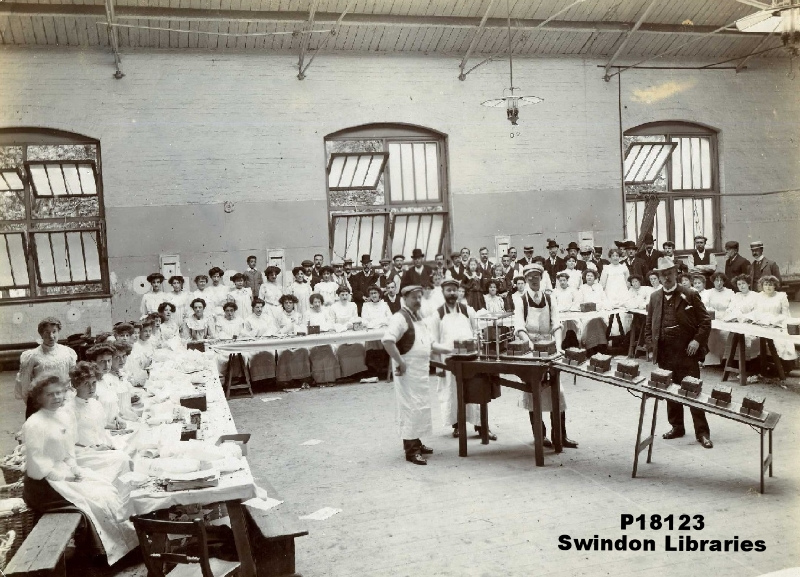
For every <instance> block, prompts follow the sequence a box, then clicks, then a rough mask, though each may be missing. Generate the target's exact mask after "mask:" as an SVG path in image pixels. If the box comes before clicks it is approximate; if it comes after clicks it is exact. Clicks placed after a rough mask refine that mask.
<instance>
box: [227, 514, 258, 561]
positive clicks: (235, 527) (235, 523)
mask: <svg viewBox="0 0 800 577" xmlns="http://www.w3.org/2000/svg"><path fill="white" fill-rule="evenodd" d="M225 506H226V507H227V509H228V517H230V520H231V530H232V531H233V540H234V542H235V543H236V553H237V555H238V556H239V563H241V567H240V568H239V577H256V564H255V561H254V560H253V552H252V550H251V549H250V539H249V538H248V536H247V519H245V515H244V508H243V507H242V503H241V502H240V501H238V500H233V501H225Z"/></svg>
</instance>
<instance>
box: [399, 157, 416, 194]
mask: <svg viewBox="0 0 800 577" xmlns="http://www.w3.org/2000/svg"><path fill="white" fill-rule="evenodd" d="M400 176H401V178H402V179H403V201H405V202H413V201H414V199H415V198H414V197H415V193H414V152H413V149H412V145H411V144H410V143H403V144H401V145H400Z"/></svg>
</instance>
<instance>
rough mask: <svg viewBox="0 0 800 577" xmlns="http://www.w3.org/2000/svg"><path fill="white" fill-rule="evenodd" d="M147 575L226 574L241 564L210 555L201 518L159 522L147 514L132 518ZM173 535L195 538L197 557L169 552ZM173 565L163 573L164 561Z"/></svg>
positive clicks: (190, 576)
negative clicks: (170, 539) (169, 542)
mask: <svg viewBox="0 0 800 577" xmlns="http://www.w3.org/2000/svg"><path fill="white" fill-rule="evenodd" d="M131 521H133V526H134V528H135V529H136V535H137V536H138V537H139V545H140V546H141V548H142V557H144V564H145V566H146V567H147V574H148V577H164V576H165V575H166V574H169V575H170V577H225V576H227V575H230V574H231V573H233V572H234V571H236V570H237V569H239V566H240V565H241V564H240V563H239V562H238V561H224V560H222V559H217V558H215V557H209V556H208V537H207V535H206V528H205V525H203V520H202V519H194V520H193V521H159V520H155V519H147V518H144V517H139V516H134V517H131ZM168 535H169V536H170V538H172V537H175V536H179V537H194V538H195V539H196V543H195V544H194V546H195V548H196V552H197V553H198V555H197V556H193V555H188V554H185V553H171V552H167V543H168V541H167V539H168V538H167V536H168ZM165 563H166V564H169V565H174V568H172V569H170V570H168V571H167V572H166V573H165V572H164V564H165Z"/></svg>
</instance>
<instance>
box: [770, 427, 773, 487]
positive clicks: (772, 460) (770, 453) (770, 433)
mask: <svg viewBox="0 0 800 577" xmlns="http://www.w3.org/2000/svg"><path fill="white" fill-rule="evenodd" d="M772 461H773V459H772V429H770V430H769V476H770V477H772Z"/></svg>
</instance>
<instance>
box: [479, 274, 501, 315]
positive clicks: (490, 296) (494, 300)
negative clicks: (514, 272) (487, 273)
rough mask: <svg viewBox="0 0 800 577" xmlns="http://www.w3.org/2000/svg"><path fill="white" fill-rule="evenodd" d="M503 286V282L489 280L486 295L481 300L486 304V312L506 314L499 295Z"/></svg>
mask: <svg viewBox="0 0 800 577" xmlns="http://www.w3.org/2000/svg"><path fill="white" fill-rule="evenodd" d="M500 283H502V284H500ZM504 286H505V283H503V281H498V280H496V279H490V280H489V281H488V282H487V283H486V295H484V297H483V300H484V302H485V304H486V311H487V312H490V313H504V312H506V305H505V302H504V301H503V298H502V297H501V296H500V294H499V291H500V288H501V287H504Z"/></svg>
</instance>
